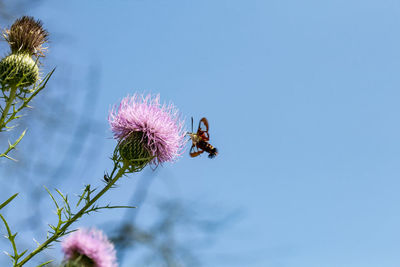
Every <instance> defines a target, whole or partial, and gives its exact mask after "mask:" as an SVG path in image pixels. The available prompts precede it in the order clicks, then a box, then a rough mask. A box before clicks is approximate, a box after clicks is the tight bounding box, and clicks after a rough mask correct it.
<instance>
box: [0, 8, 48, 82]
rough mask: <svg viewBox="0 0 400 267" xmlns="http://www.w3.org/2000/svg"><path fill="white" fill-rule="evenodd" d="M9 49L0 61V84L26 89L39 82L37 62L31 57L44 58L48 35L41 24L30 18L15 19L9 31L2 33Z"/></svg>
mask: <svg viewBox="0 0 400 267" xmlns="http://www.w3.org/2000/svg"><path fill="white" fill-rule="evenodd" d="M3 37H4V39H5V40H6V41H7V42H8V44H9V45H10V48H11V54H10V55H9V56H7V57H5V58H3V59H2V60H1V61H0V82H1V84H2V85H9V86H18V87H28V86H30V85H32V84H34V83H36V82H37V81H38V80H39V67H38V60H34V59H33V58H32V57H33V56H35V57H39V56H44V53H43V52H44V51H45V49H46V48H45V47H43V45H44V44H45V43H46V42H47V37H48V33H47V31H46V30H44V29H43V27H42V23H41V22H40V21H39V20H37V21H35V19H34V18H32V17H27V16H24V17H22V18H20V19H17V20H16V21H15V22H14V24H13V25H12V26H11V28H10V29H6V30H5V31H4V33H3Z"/></svg>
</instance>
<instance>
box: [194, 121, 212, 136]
mask: <svg viewBox="0 0 400 267" xmlns="http://www.w3.org/2000/svg"><path fill="white" fill-rule="evenodd" d="M197 133H198V135H199V136H201V137H202V138H204V139H206V141H208V140H210V136H209V134H208V121H207V119H206V118H202V119H201V120H200V122H199V129H198V130H197Z"/></svg>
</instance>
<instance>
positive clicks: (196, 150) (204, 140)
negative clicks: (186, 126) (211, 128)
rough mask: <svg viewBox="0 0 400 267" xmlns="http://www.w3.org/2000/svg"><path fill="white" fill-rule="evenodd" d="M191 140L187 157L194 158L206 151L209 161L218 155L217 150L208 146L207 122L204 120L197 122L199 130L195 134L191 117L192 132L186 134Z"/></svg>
mask: <svg viewBox="0 0 400 267" xmlns="http://www.w3.org/2000/svg"><path fill="white" fill-rule="evenodd" d="M188 135H189V136H190V139H191V140H192V147H191V148H190V152H189V155H190V156H191V157H192V158H194V157H197V156H198V155H200V154H201V153H203V152H204V151H206V152H207V153H208V157H209V158H210V159H212V158H214V157H215V156H216V155H218V150H217V149H216V148H215V147H213V146H212V145H210V143H208V141H209V140H210V135H209V134H208V121H207V119H206V118H202V119H201V120H200V122H199V128H198V129H197V133H194V132H193V117H192V132H191V133H188Z"/></svg>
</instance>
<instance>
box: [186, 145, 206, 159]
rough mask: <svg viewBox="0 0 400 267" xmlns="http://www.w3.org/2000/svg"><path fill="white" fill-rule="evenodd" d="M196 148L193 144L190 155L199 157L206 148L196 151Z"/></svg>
mask: <svg viewBox="0 0 400 267" xmlns="http://www.w3.org/2000/svg"><path fill="white" fill-rule="evenodd" d="M194 148H195V146H194V145H192V147H191V148H190V152H189V155H190V156H191V157H192V158H194V157H197V156H198V155H200V154H201V153H203V152H204V150H198V151H194Z"/></svg>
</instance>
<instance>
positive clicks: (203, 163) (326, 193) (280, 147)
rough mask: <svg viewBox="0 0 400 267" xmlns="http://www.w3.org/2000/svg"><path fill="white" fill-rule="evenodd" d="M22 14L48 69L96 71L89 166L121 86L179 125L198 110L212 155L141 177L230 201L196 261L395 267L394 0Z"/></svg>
mask: <svg viewBox="0 0 400 267" xmlns="http://www.w3.org/2000/svg"><path fill="white" fill-rule="evenodd" d="M29 14H30V15H34V16H35V17H38V18H40V19H41V20H43V21H44V23H45V26H46V27H47V29H48V30H49V31H50V32H52V33H53V36H55V37H54V38H57V42H55V43H54V45H51V48H50V53H52V55H53V57H54V58H55V60H53V62H55V64H57V65H58V73H59V74H58V75H64V74H63V66H62V59H63V58H64V59H65V58H68V60H69V62H70V63H72V65H73V66H74V68H75V70H76V72H75V75H77V76H78V75H79V70H82V72H83V71H84V70H86V69H87V67H88V66H90V65H93V64H95V65H96V66H98V67H99V68H100V69H101V78H100V81H99V90H98V92H99V93H98V94H99V105H98V108H97V110H96V112H95V113H94V114H92V116H93V118H95V119H98V120H100V121H103V122H104V141H103V142H104V144H102V145H104V146H105V149H104V161H103V162H101V161H100V162H96V163H93V164H94V167H93V168H94V169H96V171H97V173H96V175H98V174H100V175H101V173H102V172H103V171H104V169H105V166H109V161H108V159H107V157H108V156H109V154H110V153H111V151H112V150H113V146H114V145H115V143H114V141H113V140H111V139H108V137H110V136H111V133H110V132H109V131H108V125H107V122H106V117H107V112H108V110H109V107H110V105H111V104H113V103H115V102H117V101H118V100H119V99H121V98H122V97H124V96H125V95H127V94H132V93H133V92H135V91H139V92H143V91H146V92H153V93H160V94H161V98H162V100H165V101H167V102H168V101H173V102H174V103H175V104H176V106H178V107H179V108H180V110H181V112H182V114H184V115H185V116H186V117H187V126H188V127H189V122H190V120H189V118H190V117H191V116H194V117H195V119H196V120H198V119H199V118H201V117H202V116H206V117H207V118H208V119H209V122H210V127H211V129H210V132H211V141H212V144H214V145H215V146H216V147H218V148H219V150H220V155H218V157H217V158H215V159H214V160H209V159H208V158H206V157H205V156H202V157H201V158H196V159H191V158H189V156H188V155H187V154H185V155H184V157H183V158H182V159H181V160H180V161H178V162H177V163H176V164H174V165H171V164H166V165H165V166H164V167H163V168H162V170H161V171H160V173H159V175H158V178H157V179H159V180H162V179H163V176H167V175H168V176H173V177H174V178H173V181H172V182H171V180H165V181H158V183H159V184H163V186H164V187H165V186H166V185H165V184H168V183H170V182H171V183H173V184H174V188H177V189H176V190H175V191H174V192H176V194H177V197H179V198H183V199H187V201H188V202H200V203H206V205H207V206H208V207H211V210H213V209H214V210H215V209H217V210H218V209H219V210H222V211H224V210H227V211H229V210H238V211H240V214H241V215H240V216H239V217H240V218H239V219H237V220H236V221H235V222H234V223H233V224H232V225H230V226H229V227H227V229H225V230H224V231H222V232H221V233H220V235H219V236H218V238H217V239H216V242H215V243H212V244H210V246H209V247H208V248H207V249H204V250H203V251H202V254H201V255H202V260H203V262H204V265H205V266H257V267H261V266H272V267H303V266H304V267H321V266H324V267H338V266H340V267H345V266H349V267H369V266H371V267H372V266H374V267H375V266H385V267H392V266H393V267H395V266H399V264H400V194H399V191H400V165H399V162H400V123H399V122H400V106H399V99H400V93H399V92H400V91H399V88H400V75H399V70H400V32H399V29H400V2H399V1H388V0H380V1H369V0H363V1H361V0H360V1H348V0H338V1H317V0H315V1H311V0H305V1H294V0H285V1H282V0H275V1H268V0H264V1H261V0H259V1H255V0H247V1H236V0H229V1H228V0H225V1H222V0H218V1H215V0H214V1H211V0H204V1H175V0H141V1H139V0H138V1H127V0H125V1H117V0H114V1H105V0H98V1H45V2H44V3H43V4H42V5H41V6H40V7H38V8H35V9H32V10H31V12H30V13H29ZM63 40H65V42H64V41H63ZM57 59H60V61H59V62H57ZM77 79H78V78H77ZM94 176H95V175H94V174H93V177H94ZM132 180H133V179H130V180H127V181H122V182H121V188H119V189H117V190H118V192H116V193H115V192H114V193H110V195H109V198H110V200H112V201H113V203H119V204H124V202H126V201H127V200H126V198H124V196H123V195H124V194H123V192H128V191H129V190H132V187H131V185H132ZM93 181H96V180H93ZM74 183H75V184H74V185H75V187H71V188H72V189H74V190H75V192H77V191H78V190H79V189H80V185H79V187H77V186H78V185H76V182H74ZM82 183H83V182H82ZM124 183H125V184H124ZM72 189H71V190H72ZM157 190H158V191H157ZM162 190H163V189H162V186H156V187H155V189H154V191H152V194H162V192H161V191H162ZM201 212H202V213H207V212H208V211H207V209H204V210H201ZM102 216H106V215H105V214H99V215H96V217H94V218H93V221H96V219H100V218H101V217H102Z"/></svg>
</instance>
